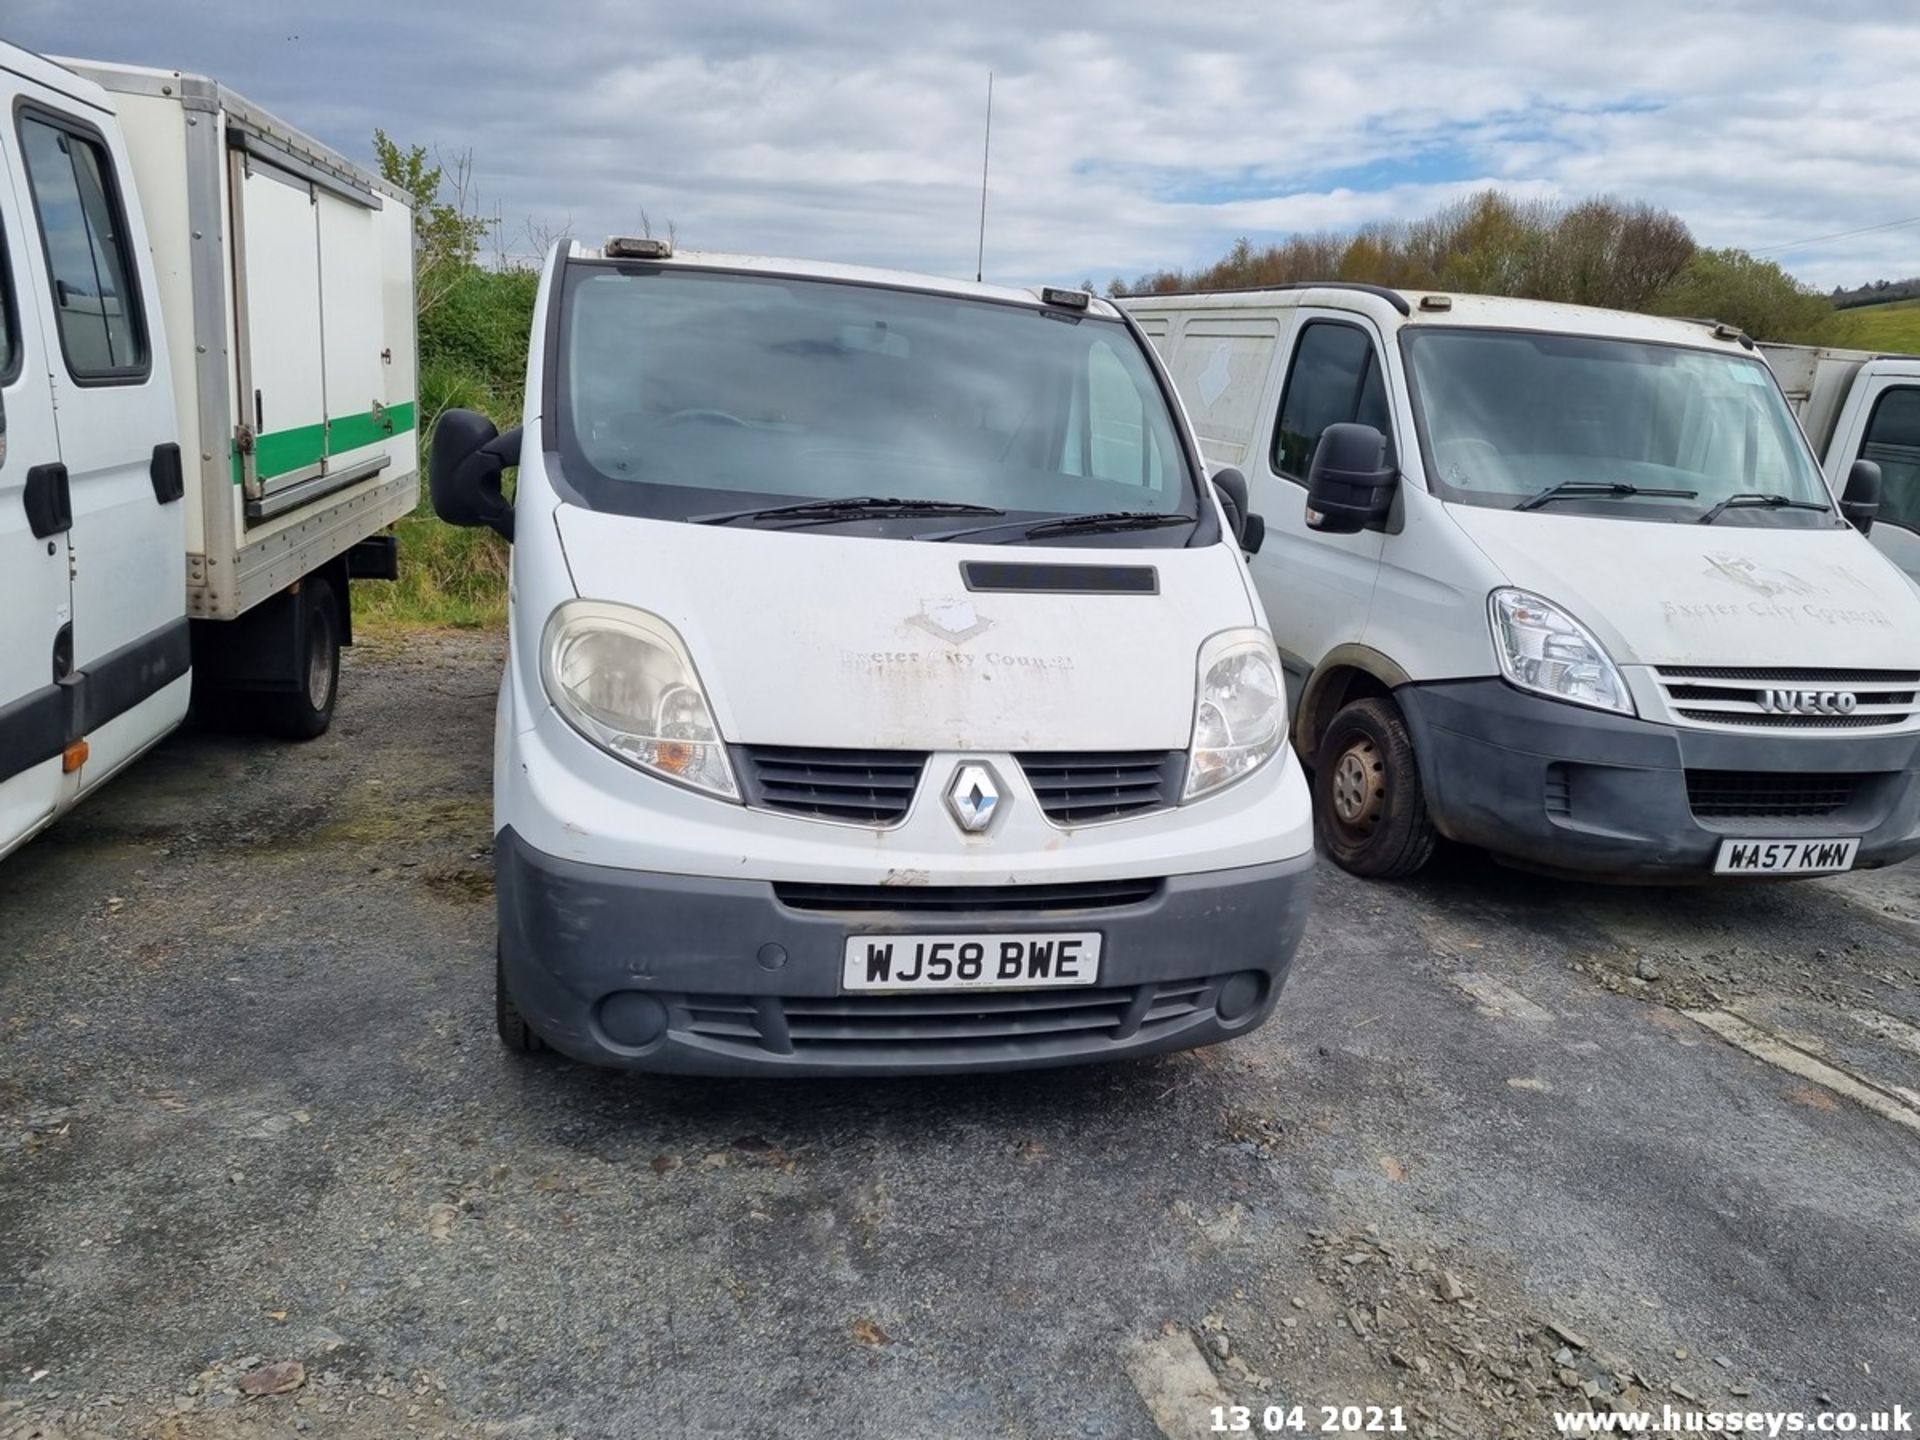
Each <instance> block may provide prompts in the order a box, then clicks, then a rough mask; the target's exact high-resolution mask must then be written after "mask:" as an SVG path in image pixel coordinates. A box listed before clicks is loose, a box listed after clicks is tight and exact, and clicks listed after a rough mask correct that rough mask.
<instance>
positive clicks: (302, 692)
mask: <svg viewBox="0 0 1920 1440" xmlns="http://www.w3.org/2000/svg"><path fill="white" fill-rule="evenodd" d="M299 601H300V623H299V624H298V626H296V627H295V633H296V635H297V636H298V639H297V640H296V641H295V643H296V644H297V645H298V647H299V652H300V653H299V655H298V656H297V663H296V665H295V671H296V673H297V674H298V675H299V677H300V680H299V685H298V687H297V688H296V689H293V690H290V691H283V692H279V693H276V694H271V695H263V696H261V697H260V698H261V705H260V727H261V728H262V729H263V730H265V731H266V732H267V733H268V734H269V735H278V736H279V737H280V738H281V739H283V740H312V739H315V738H317V737H318V736H321V735H324V734H326V733H327V727H328V726H329V725H331V724H332V723H333V702H334V700H335V699H336V698H338V696H339V693H340V610H339V606H338V604H337V602H336V601H335V599H334V594H333V586H332V585H331V584H329V583H328V582H327V581H325V580H322V579H319V578H318V577H315V576H309V577H308V578H307V581H306V583H305V584H304V585H302V586H301V587H300V597H299Z"/></svg>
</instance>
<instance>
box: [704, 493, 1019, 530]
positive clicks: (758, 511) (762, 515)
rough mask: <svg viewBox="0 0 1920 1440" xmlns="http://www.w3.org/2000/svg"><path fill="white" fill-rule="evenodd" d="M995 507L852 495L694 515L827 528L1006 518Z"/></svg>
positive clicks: (709, 520) (712, 520)
mask: <svg viewBox="0 0 1920 1440" xmlns="http://www.w3.org/2000/svg"><path fill="white" fill-rule="evenodd" d="M1006 513H1007V512H1006V511H1004V510H996V509H994V507H993V506H991V505H969V504H968V503H967V502H966V501H964V500H901V499H896V498H894V497H892V496H887V495H848V496H846V497H844V498H842V499H839V500H803V501H800V502H799V503H797V504H793V505H766V506H758V507H755V508H754V509H751V510H722V511H720V512H719V513H718V514H714V515H692V516H689V517H688V519H689V520H690V521H691V522H692V523H693V524H695V525H728V524H731V523H732V522H733V521H735V520H792V521H793V522H794V523H795V524H799V525H824V524H829V523H831V522H833V521H835V520H861V519H872V518H879V519H885V518H887V517H889V516H897V515H1004V514H1006Z"/></svg>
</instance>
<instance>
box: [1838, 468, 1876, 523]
mask: <svg viewBox="0 0 1920 1440" xmlns="http://www.w3.org/2000/svg"><path fill="white" fill-rule="evenodd" d="M1879 513H1880V467H1879V466H1878V465H1877V464H1875V463H1874V462H1873V461H1871V460H1856V461H1854V462H1853V468H1852V469H1851V470H1849V471H1848V472H1847V488H1846V490H1845V492H1844V493H1843V494H1842V495H1841V496H1840V515H1841V518H1843V519H1844V520H1845V521H1846V522H1847V523H1848V524H1849V525H1851V526H1853V528H1854V529H1856V530H1858V531H1859V532H1860V533H1861V534H1862V535H1866V534H1868V533H1870V532H1871V531H1872V529H1873V517H1874V516H1875V515H1878V514H1879Z"/></svg>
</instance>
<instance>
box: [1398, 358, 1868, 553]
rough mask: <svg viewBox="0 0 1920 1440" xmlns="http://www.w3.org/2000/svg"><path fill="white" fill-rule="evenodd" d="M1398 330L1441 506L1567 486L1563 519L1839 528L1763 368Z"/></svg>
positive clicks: (1503, 502)
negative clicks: (1570, 513)
mask: <svg viewBox="0 0 1920 1440" xmlns="http://www.w3.org/2000/svg"><path fill="white" fill-rule="evenodd" d="M1403 334H1404V336H1405V345H1406V354H1407V368H1408V371H1409V373H1410V375H1411V377H1412V383H1413V392H1414V402H1415V403H1414V410H1415V414H1416V416H1417V417H1418V420H1419V425H1420V439H1421V444H1422V447H1423V451H1424V454H1425V456H1426V461H1427V473H1428V477H1429V479H1430V481H1431V482H1432V487H1433V489H1434V491H1435V492H1436V493H1437V494H1439V495H1440V496H1441V497H1442V498H1444V499H1447V500H1451V501H1456V502H1458V503H1461V504H1466V505H1485V506H1492V507H1496V508H1499V509H1515V508H1526V509H1536V508H1537V509H1546V508H1548V506H1547V504H1546V503H1545V502H1544V501H1543V498H1542V497H1543V496H1544V493H1545V492H1547V491H1549V490H1550V489H1553V488H1554V487H1560V488H1559V489H1557V490H1556V491H1555V493H1554V494H1553V495H1552V496H1551V508H1552V509H1554V510H1557V511H1560V512H1563V513H1564V512H1566V511H1569V510H1571V511H1574V512H1577V513H1579V514H1583V515H1599V516H1606V517H1610V518H1614V519H1632V520H1671V521H1681V522H1694V521H1698V520H1701V519H1702V518H1710V519H1711V520H1712V521H1713V522H1714V523H1717V524H1721V525H1736V524H1742V525H1788V526H1792V525H1799V526H1833V525H1835V524H1838V523H1839V521H1838V518H1837V514H1836V512H1835V511H1834V510H1833V504H1832V497H1831V496H1830V495H1829V494H1828V491H1827V488H1826V483H1825V481H1824V480H1822V478H1821V476H1820V472H1819V470H1818V469H1817V468H1816V467H1815V465H1814V462H1813V457H1812V455H1811V454H1810V453H1809V452H1808V450H1807V445H1806V442H1805V440H1804V439H1802V437H1801V435H1800V432H1799V429H1798V428H1797V427H1796V426H1795V425H1794V422H1793V417H1792V415H1791V414H1790V413H1789V412H1788V410H1787V404H1786V400H1785V399H1784V397H1782V395H1781V394H1780V388H1779V386H1778V385H1776V384H1775V383H1774V380H1773V375H1772V373H1771V372H1770V371H1769V370H1768V369H1767V367H1766V366H1765V365H1764V364H1763V363H1762V362H1761V361H1759V360H1758V359H1748V358H1746V357H1744V356H1735V355H1725V354H1718V353H1715V352H1713V351H1708V350H1693V349H1688V348H1686V347H1683V346H1677V345H1656V344H1647V343H1643V342H1639V341H1632V340H1609V339H1601V338H1598V337H1593V336H1580V335H1557V334H1535V333H1531V332H1527V331H1512V330H1501V331H1494V330H1463V329H1440V328H1433V329H1429V328H1428V327H1426V326H1410V327H1408V329H1407V330H1406V331H1404V332H1403ZM1652 491H1662V492H1666V493H1664V494H1651V493H1648V492H1652ZM1728 501H1731V502H1732V503H1731V504H1729V505H1725V507H1724V508H1718V507H1722V505H1723V502H1728Z"/></svg>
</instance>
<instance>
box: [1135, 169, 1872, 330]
mask: <svg viewBox="0 0 1920 1440" xmlns="http://www.w3.org/2000/svg"><path fill="white" fill-rule="evenodd" d="M1305 280H1350V281H1361V282H1365V283H1368V284H1374V285H1390V286H1393V287H1394V288H1396V289H1404V290H1451V291H1456V292H1464V293H1472V294H1481V295H1511V296H1516V297H1521V298H1525V299H1532V300H1558V301H1563V302H1566V303H1569V304H1574V305H1598V306H1602V307H1605V308H1607V309H1612V310H1638V311H1645V312H1650V313H1654V314H1661V315H1685V316H1691V317H1696V318H1710V319H1714V320H1723V321H1725V322H1726V323H1728V324H1729V325H1737V326H1739V327H1740V328H1741V329H1742V330H1745V331H1746V332H1747V333H1748V334H1749V335H1752V336H1754V337H1755V338H1757V339H1763V340H1784V341H1797V342H1800V343H1818V342H1820V341H1822V340H1824V339H1827V338H1829V336H1830V334H1831V330H1832V322H1833V318H1834V304H1833V302H1832V301H1831V300H1829V299H1828V298H1827V297H1826V296H1824V295H1821V294H1818V293H1817V292H1815V291H1813V290H1811V289H1809V288H1808V287H1806V286H1804V285H1802V284H1801V283H1800V282H1799V281H1797V280H1795V279H1794V278H1793V276H1791V275H1789V274H1788V273H1787V272H1786V271H1785V270H1783V269H1782V268H1781V267H1780V266H1779V265H1778V264H1776V263H1774V262H1773V261H1771V260H1764V259H1761V258H1759V257H1758V256H1755V255H1751V254H1749V253H1748V252H1746V251H1745V250H1737V249H1709V248H1706V247H1703V246H1701V245H1699V244H1697V243H1696V242H1695V240H1694V238H1693V233H1692V231H1690V230H1689V229H1688V228H1687V225H1686V222H1685V221H1683V220H1681V219H1680V217H1679V216H1677V215H1675V214H1673V213H1672V212H1671V211H1669V210H1662V209H1659V208H1657V207H1655V206H1651V205H1642V204H1632V203H1627V202H1623V201H1620V200H1615V199H1611V198H1608V197H1604V196H1603V197H1596V198H1593V199H1589V200H1583V201H1580V202H1579V203H1577V204H1571V205H1565V204H1556V203H1552V202H1548V201H1540V200H1516V199H1514V198H1513V197H1512V196H1509V195H1506V194H1503V193H1501V192H1500V191H1498V190H1483V191H1481V192H1480V193H1478V194H1476V195H1473V196H1470V197H1469V198H1467V199H1464V200H1461V201H1458V202H1456V203H1454V204H1452V205H1449V206H1447V207H1446V208H1445V209H1443V210H1440V211H1439V212H1437V213H1436V214H1433V215H1430V216H1428V217H1426V218H1425V219H1421V220H1411V221H1402V222H1392V223H1378V224H1372V225H1363V226H1361V227H1360V228H1359V229H1357V230H1353V231H1350V232H1335V231H1318V232H1314V233H1310V234H1297V235H1290V236H1288V237H1287V238H1286V239H1284V240H1280V241H1277V242H1275V243H1273V244H1269V245H1255V244H1254V243H1253V241H1252V240H1250V239H1247V238H1245V237H1242V238H1241V239H1239V240H1237V241H1235V242H1234V244H1233V248H1232V249H1230V250H1229V251H1228V252H1227V253H1226V254H1225V255H1224V256H1222V257H1221V258H1220V259H1218V260H1216V261H1214V262H1213V263H1212V264H1211V265H1205V266H1202V267H1200V268H1199V269H1196V270H1158V271H1154V272H1153V273H1151V274H1148V275H1143V276H1141V277H1139V278H1138V279H1136V280H1132V281H1128V280H1124V279H1119V278H1116V279H1115V280H1114V281H1113V282H1112V283H1111V284H1110V285H1109V286H1108V287H1107V289H1108V293H1109V294H1113V295H1140V294H1149V295H1155V294H1167V293H1170V292H1175V291H1185V290H1221V289H1247V288H1258V287H1261V286H1268V285H1285V284H1291V283H1295V282H1298V281H1305Z"/></svg>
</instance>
